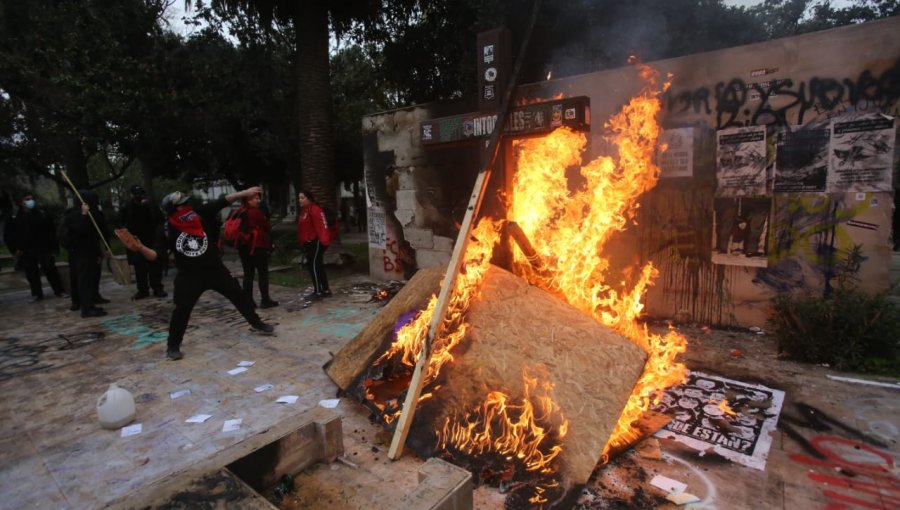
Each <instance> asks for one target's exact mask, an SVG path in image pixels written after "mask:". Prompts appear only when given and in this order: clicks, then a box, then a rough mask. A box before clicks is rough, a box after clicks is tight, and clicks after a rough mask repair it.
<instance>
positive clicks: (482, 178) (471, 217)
mask: <svg viewBox="0 0 900 510" xmlns="http://www.w3.org/2000/svg"><path fill="white" fill-rule="evenodd" d="M540 6H541V1H540V0H535V1H534V8H533V9H532V12H531V21H530V24H529V26H528V31H527V32H526V33H525V38H524V39H523V41H522V49H521V50H520V51H519V55H518V56H517V57H516V65H515V67H514V68H513V72H512V76H511V77H510V80H509V84H508V85H507V87H506V91H504V93H503V101H502V102H501V103H500V110H499V111H498V112H497V125H496V126H495V127H494V132H493V133H491V136H490V139H489V142H488V145H487V154H489V155H490V157H489V158H488V161H487V164H486V165H485V166H484V168H482V169H481V171H480V172H479V173H478V177H477V178H476V179H475V186H474V187H473V190H472V196H471V197H470V198H469V205H468V207H466V215H465V217H464V218H463V222H462V225H461V227H460V229H459V235H457V237H456V245H455V246H454V247H453V254H452V255H451V257H450V263H449V264H448V266H447V274H446V276H445V277H444V284H443V286H441V293H440V294H439V295H438V300H437V303H436V305H435V309H434V315H433V316H432V318H431V324H430V325H429V326H428V334H427V335H426V336H425V340H424V345H423V346H422V352H421V354H420V355H419V359H418V360H416V368H415V370H414V371H413V376H412V380H411V381H410V384H409V390H407V392H406V399H405V400H404V402H403V410H402V411H401V412H400V418H399V419H398V420H397V428H396V429H394V437H393V438H392V439H391V447H390V449H388V458H390V459H391V460H397V459H399V458H400V455H401V454H402V452H403V445H404V444H406V436H407V435H408V434H409V427H410V425H411V424H412V420H413V416H415V412H416V404H417V403H418V402H419V397H420V396H421V395H422V385H423V384H424V372H425V370H426V369H427V367H428V363H429V361H430V360H431V345H432V343H433V342H434V339H435V337H437V335H438V334H440V333H441V331H440V325H441V322H443V320H444V315H445V314H446V313H447V306H448V305H449V304H450V296H451V294H452V292H453V288H454V287H455V286H456V278H457V276H458V275H459V270H460V267H462V262H463V255H464V254H465V251H466V245H468V242H469V236H470V235H471V233H472V229H473V228H474V226H475V218H476V217H477V216H478V211H479V209H481V202H482V201H483V199H484V190H485V188H486V187H487V183H488V177H490V175H491V170H492V169H493V167H494V164H495V163H496V161H497V156H498V154H499V153H500V133H502V132H503V130H504V129H505V128H506V115H507V112H508V111H509V104H510V102H511V100H512V95H513V91H514V90H515V88H516V80H517V79H518V76H519V70H520V69H521V68H522V62H523V61H524V59H525V54H526V53H527V51H528V41H529V39H531V32H532V30H533V29H534V25H535V22H536V21H537V15H538V11H540Z"/></svg>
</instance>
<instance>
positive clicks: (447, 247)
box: [434, 236, 456, 253]
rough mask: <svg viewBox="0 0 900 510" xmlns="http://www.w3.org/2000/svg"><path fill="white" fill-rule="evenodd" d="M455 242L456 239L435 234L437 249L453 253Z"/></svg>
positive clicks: (435, 246) (435, 247)
mask: <svg viewBox="0 0 900 510" xmlns="http://www.w3.org/2000/svg"><path fill="white" fill-rule="evenodd" d="M455 244H456V239H453V238H450V237H444V236H434V250H435V251H445V252H447V253H453V246H454V245H455Z"/></svg>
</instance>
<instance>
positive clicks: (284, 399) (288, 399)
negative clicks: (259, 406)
mask: <svg viewBox="0 0 900 510" xmlns="http://www.w3.org/2000/svg"><path fill="white" fill-rule="evenodd" d="M298 398H300V397H299V396H297V395H282V396H280V397H278V400H276V401H275V402H278V403H279V404H293V403H294V402H296V401H297V399H298Z"/></svg>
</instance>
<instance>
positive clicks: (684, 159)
mask: <svg viewBox="0 0 900 510" xmlns="http://www.w3.org/2000/svg"><path fill="white" fill-rule="evenodd" d="M663 145H665V146H666V150H665V151H660V153H659V156H658V158H657V164H658V165H659V170H660V172H659V177H660V178H667V177H691V176H693V175H694V128H692V127H687V128H675V129H666V130H665V131H663V132H662V133H660V134H659V146H660V147H662V146H663Z"/></svg>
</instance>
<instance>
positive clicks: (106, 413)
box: [97, 383, 134, 429]
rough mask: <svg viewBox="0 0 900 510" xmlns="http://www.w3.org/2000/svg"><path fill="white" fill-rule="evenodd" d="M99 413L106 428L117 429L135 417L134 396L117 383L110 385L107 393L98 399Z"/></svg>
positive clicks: (102, 424)
mask: <svg viewBox="0 0 900 510" xmlns="http://www.w3.org/2000/svg"><path fill="white" fill-rule="evenodd" d="M97 415H98V416H99V417H100V425H101V426H102V427H103V428H105V429H117V428H119V427H121V426H123V425H126V424H128V423H130V422H131V420H133V419H134V397H132V396H131V393H130V392H129V391H128V390H125V389H122V388H119V387H118V386H117V385H116V383H112V384H110V385H109V389H108V390H106V393H104V394H103V395H100V398H98V399H97Z"/></svg>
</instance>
